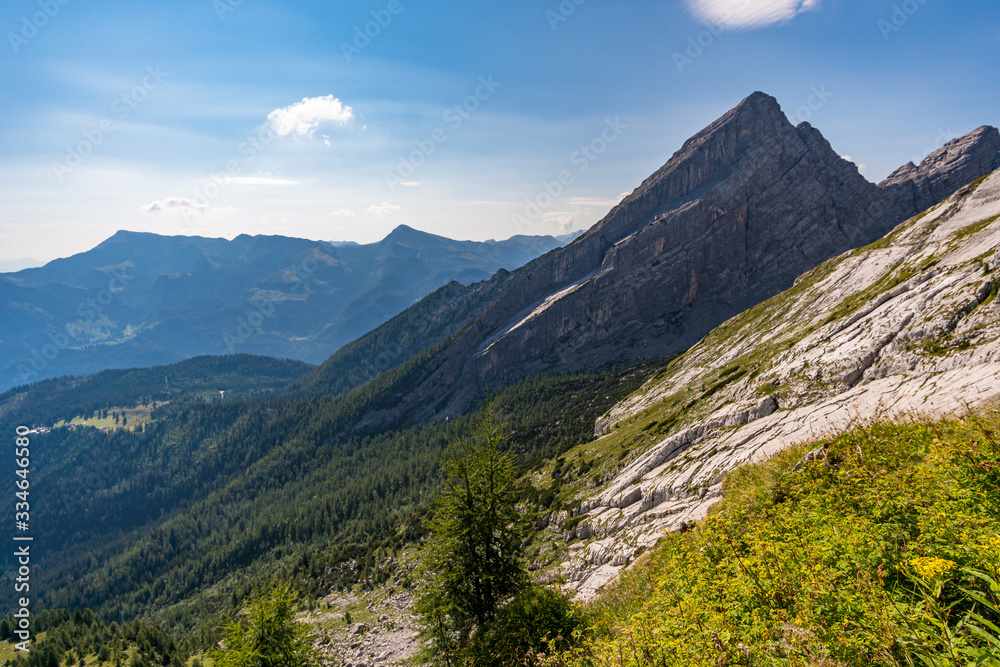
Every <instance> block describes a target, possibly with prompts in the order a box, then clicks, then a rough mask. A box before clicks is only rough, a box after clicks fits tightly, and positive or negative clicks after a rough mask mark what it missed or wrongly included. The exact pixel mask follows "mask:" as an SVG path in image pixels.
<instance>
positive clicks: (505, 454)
mask: <svg viewBox="0 0 1000 667" xmlns="http://www.w3.org/2000/svg"><path fill="white" fill-rule="evenodd" d="M495 409H496V406H495V403H494V402H492V401H487V402H485V403H484V404H483V405H482V407H481V408H480V410H479V412H478V414H477V415H476V417H475V419H474V421H473V423H472V427H471V432H470V433H468V434H463V435H461V436H460V437H458V438H457V439H456V440H454V441H452V443H451V447H450V451H449V455H448V458H447V460H446V463H445V470H446V472H447V475H448V478H447V481H446V482H445V487H444V490H443V491H442V492H441V494H440V496H439V497H438V498H437V500H436V503H435V507H434V513H433V518H432V519H430V520H429V521H428V522H427V527H428V529H429V530H430V537H429V538H428V540H427V541H426V543H425V544H424V546H423V548H422V552H421V569H422V574H423V576H422V579H423V580H424V581H425V585H424V587H423V588H422V590H421V592H420V596H419V599H418V603H417V612H418V613H419V614H420V616H421V620H422V626H423V633H422V634H423V638H424V643H425V645H426V646H427V647H428V648H429V649H430V650H431V652H433V653H434V654H436V655H437V657H438V658H440V659H443V660H444V661H445V662H446V663H448V664H450V663H451V658H450V656H451V655H452V654H453V652H454V650H455V648H456V647H459V646H461V645H462V644H464V643H465V642H467V641H468V639H469V637H470V636H471V634H472V632H473V631H474V630H475V629H476V628H477V627H478V628H482V627H484V626H486V625H487V624H489V623H490V621H492V620H493V618H494V617H495V615H496V612H497V610H498V609H499V608H500V607H501V606H502V605H503V603H504V602H505V601H506V600H508V599H509V598H510V597H512V596H513V595H515V594H516V593H517V592H518V591H520V590H521V589H523V588H524V586H525V585H526V584H527V581H528V579H527V575H526V572H525V569H524V564H523V562H522V557H521V543H522V538H523V534H524V526H523V520H522V517H521V515H520V514H519V513H518V511H517V508H516V501H517V490H516V487H515V481H516V479H517V476H516V473H515V471H514V461H513V456H512V455H511V453H510V452H509V451H506V450H505V449H504V448H503V447H502V445H503V444H504V440H505V438H504V427H503V424H502V423H501V422H500V420H499V419H498V418H497V416H496V414H495Z"/></svg>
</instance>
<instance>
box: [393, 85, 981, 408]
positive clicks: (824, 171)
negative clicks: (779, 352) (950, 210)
mask: <svg viewBox="0 0 1000 667" xmlns="http://www.w3.org/2000/svg"><path fill="white" fill-rule="evenodd" d="M998 145H1000V134H998V133H997V130H996V129H995V128H980V129H979V130H976V131H975V132H973V133H971V134H970V135H968V136H966V137H963V138H961V139H958V140H955V141H953V142H950V143H949V144H947V145H946V146H944V147H943V148H941V149H940V150H938V151H936V152H934V153H932V154H931V155H930V156H928V158H927V159H926V160H924V161H923V162H922V163H921V165H920V166H919V167H916V166H908V167H904V168H903V169H901V170H899V171H897V172H896V173H895V174H893V176H892V177H890V179H887V180H886V181H885V182H883V183H882V184H880V185H877V186H876V185H875V184H872V183H870V182H868V181H867V180H865V179H864V178H863V177H862V176H861V175H860V173H859V172H858V170H857V167H856V166H855V165H854V164H853V163H851V162H849V161H847V160H845V159H843V158H841V157H840V156H839V155H838V154H837V152H836V151H834V150H833V148H831V146H830V144H829V143H828V142H827V141H826V140H825V139H824V138H823V136H822V135H821V134H820V133H819V131H817V130H816V129H814V128H813V127H811V126H810V125H809V124H807V123H802V124H800V125H799V126H797V127H793V126H792V125H791V124H790V123H789V122H788V120H787V118H786V117H785V115H784V113H782V111H781V108H780V107H779V105H778V103H777V101H776V100H775V99H774V98H773V97H770V96H768V95H765V94H763V93H759V92H758V93H754V94H753V95H751V96H749V97H748V98H746V99H745V100H743V101H742V102H741V103H740V104H739V105H737V106H736V107H735V108H734V109H732V110H731V111H729V112H727V113H726V114H725V115H723V116H722V117H721V118H719V119H718V120H716V121H715V122H714V123H712V124H711V125H709V126H708V127H707V128H705V129H704V130H703V131H701V132H699V133H698V134H697V135H695V136H694V137H692V138H691V139H689V140H688V141H687V142H686V143H685V144H684V145H683V146H682V147H681V149H680V150H679V151H677V152H676V153H675V154H674V156H673V157H672V158H671V159H670V160H669V161H668V162H667V163H666V164H665V165H664V166H663V167H662V168H661V169H659V170H658V171H657V172H656V173H655V174H653V175H652V176H650V177H649V178H648V179H646V181H645V182H643V183H642V185H641V186H639V187H638V188H637V189H636V190H635V191H634V192H633V193H632V194H630V195H629V196H628V197H626V198H625V199H624V200H623V201H622V202H621V203H619V204H618V205H617V206H615V207H614V208H613V209H612V210H611V212H609V213H608V215H607V216H606V217H605V218H604V219H602V220H601V221H600V222H598V223H597V224H596V225H594V227H592V228H591V229H590V230H588V231H587V232H586V233H585V234H584V235H583V236H581V237H580V238H579V239H577V240H576V241H575V242H573V243H572V244H570V245H569V246H567V247H565V248H562V249H559V250H555V251H552V252H549V253H548V254H546V255H544V256H542V257H541V258H539V259H537V260H535V261H534V262H532V263H530V264H528V265H526V266H525V267H522V268H521V269H519V270H518V271H516V272H514V273H513V274H512V275H511V278H510V280H509V282H508V286H507V287H506V289H505V290H504V292H503V293H502V294H501V295H500V296H499V297H498V298H497V299H496V300H495V301H494V302H493V303H492V305H491V306H490V307H489V308H487V309H486V310H485V311H484V312H483V313H482V314H481V315H479V316H478V317H477V318H476V320H475V321H474V322H473V323H472V324H471V325H470V326H469V327H468V329H466V330H465V332H464V333H463V334H462V335H461V336H459V337H458V338H457V339H456V340H455V341H454V343H453V344H452V345H450V347H449V349H448V350H447V351H446V352H445V353H444V355H443V357H442V359H441V361H440V364H439V365H438V367H437V370H436V372H434V373H433V374H432V375H430V376H429V377H428V378H427V379H426V381H425V382H424V383H423V384H422V386H421V388H419V389H418V390H417V391H416V392H414V394H413V396H412V397H411V398H410V399H409V400H407V401H403V402H401V404H400V406H399V408H398V411H400V412H403V411H410V410H414V409H416V414H417V416H419V417H421V418H430V417H433V416H438V417H440V416H446V415H448V414H451V413H454V412H456V411H459V410H462V409H464V408H465V407H466V406H467V405H468V403H469V401H470V400H471V399H472V397H474V396H475V395H476V393H477V391H479V390H480V389H482V388H483V387H484V386H497V385H502V384H506V383H508V382H513V381H517V380H519V379H522V378H524V377H528V376H531V375H536V374H540V373H558V372H568V371H576V370H582V369H590V370H593V369H597V368H600V367H602V366H621V365H627V364H631V363H636V362H639V361H644V360H649V359H654V358H659V357H663V356H666V355H669V354H672V353H675V352H679V351H681V350H684V349H686V348H688V347H690V346H691V345H693V344H694V343H696V342H697V341H698V340H699V339H700V338H701V337H702V336H704V335H705V334H706V333H708V332H709V331H710V330H711V329H712V328H713V327H715V326H716V325H718V324H719V323H721V322H723V321H724V320H726V319H727V318H729V317H731V316H733V315H735V314H737V313H739V312H741V311H743V310H745V309H746V308H749V307H751V306H753V305H755V304H757V303H760V302H761V301H763V300H764V299H766V298H768V297H770V296H773V295H775V294H777V293H778V292H780V291H781V290H783V289H786V288H788V287H791V286H792V283H793V281H794V280H795V278H796V276H799V275H801V274H802V273H803V272H805V271H807V270H809V269H811V268H813V267H815V266H817V265H819V264H820V263H822V262H823V261H824V260H826V259H828V258H830V257H833V256H835V255H837V254H838V253H841V252H844V251H845V250H848V249H851V248H855V247H858V246H861V245H864V244H866V243H870V242H872V241H874V240H875V239H878V238H879V237H881V236H882V235H883V234H885V233H886V232H888V231H889V230H890V229H892V228H893V227H894V226H895V225H896V224H898V223H899V222H901V221H902V220H904V219H906V218H907V217H909V216H911V215H913V213H915V212H916V211H917V210H918V209H917V207H925V206H929V205H933V204H934V203H937V202H939V201H941V200H942V199H943V198H945V197H947V196H948V195H950V194H952V193H953V192H954V191H955V189H957V188H958V187H960V186H961V185H964V184H965V183H967V182H968V181H969V180H972V179H974V178H976V177H979V176H982V175H984V174H986V173H989V171H990V170H991V169H992V168H994V163H995V162H996V161H997V148H998Z"/></svg>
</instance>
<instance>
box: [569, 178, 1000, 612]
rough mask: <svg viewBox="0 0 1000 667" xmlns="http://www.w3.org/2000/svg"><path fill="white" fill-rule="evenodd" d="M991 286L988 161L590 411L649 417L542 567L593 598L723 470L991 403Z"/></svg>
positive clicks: (996, 276)
mask: <svg viewBox="0 0 1000 667" xmlns="http://www.w3.org/2000/svg"><path fill="white" fill-rule="evenodd" d="M998 288H1000V171H997V172H994V173H993V174H992V175H991V176H989V177H988V178H987V179H985V180H984V181H983V182H981V183H974V184H971V185H969V186H966V187H964V188H961V189H960V190H959V191H958V192H957V193H956V194H955V195H953V196H952V197H951V198H950V199H948V200H946V201H945V202H943V203H941V204H940V205H938V206H937V207H935V208H933V209H932V210H931V211H929V212H928V213H926V214H924V215H920V216H915V217H914V218H912V219H911V220H909V221H907V222H905V223H903V224H901V225H899V226H898V227H897V228H896V229H895V230H893V231H892V233H890V234H889V235H887V236H886V237H884V238H883V239H880V240H879V241H877V242H875V243H872V244H871V245H869V246H866V247H864V248H860V249H858V250H853V251H850V252H847V253H844V254H842V255H840V256H838V257H836V258H834V259H832V260H830V261H828V262H825V263H824V264H822V265H820V266H819V267H817V268H816V269H814V270H812V271H810V272H808V273H807V274H805V275H804V276H802V277H801V278H800V279H799V280H798V281H797V282H796V284H795V285H794V286H793V287H792V288H791V289H790V290H788V291H786V292H783V293H781V294H779V295H777V296H775V297H773V298H772V299H769V300H767V301H765V302H763V303H761V304H760V305H758V306H757V307H755V308H753V309H751V310H749V311H746V312H744V313H741V314H740V315H738V316H737V317H735V318H733V319H731V320H729V321H727V322H725V323H724V324H723V325H722V326H720V327H718V328H717V329H715V330H713V331H712V332H711V333H710V334H709V335H708V336H706V337H705V338H704V339H703V340H702V341H700V342H699V343H698V344H697V345H695V346H694V347H692V348H691V349H690V350H688V351H687V352H686V353H685V354H683V355H682V356H681V357H679V358H678V359H677V360H675V362H674V363H673V364H671V366H670V367H669V369H668V372H667V373H666V375H665V377H661V378H659V379H656V380H654V381H651V382H650V383H649V384H647V386H646V387H644V388H643V390H642V391H640V392H638V393H637V394H635V395H633V396H632V397H630V398H629V399H628V400H626V401H624V402H622V403H621V404H619V405H618V406H616V407H615V408H614V409H613V410H612V411H611V412H610V413H609V414H608V415H606V416H605V417H604V418H603V419H602V420H600V422H599V423H598V430H599V432H600V433H601V434H602V437H603V438H612V439H613V438H616V437H622V436H621V435H620V433H619V431H620V429H622V428H623V427H627V425H628V424H629V423H632V424H636V425H638V424H647V425H651V427H650V426H646V427H644V428H642V429H641V430H639V429H638V428H633V431H634V435H633V436H629V437H631V438H633V439H632V440H630V443H631V445H632V447H633V449H632V453H631V455H630V456H629V457H628V458H627V459H625V460H624V461H623V462H622V463H621V464H620V465H618V466H612V467H611V468H610V469H609V470H607V471H606V478H605V480H604V482H603V483H602V484H601V485H600V486H598V488H596V489H594V490H592V491H590V490H581V493H580V500H581V504H580V509H579V513H578V514H577V516H575V517H573V518H572V521H573V523H572V525H573V528H574V533H573V535H571V537H575V538H580V539H584V538H585V541H584V542H583V543H577V544H575V545H574V548H573V550H572V554H573V556H572V558H570V559H568V560H566V561H565V562H564V563H563V564H562V566H561V568H559V569H557V570H554V571H553V573H552V574H553V576H555V575H556V574H562V575H563V576H565V577H567V578H568V579H569V582H570V585H571V587H572V588H574V589H575V590H577V591H578V592H579V593H580V594H581V595H582V596H584V597H587V596H589V595H591V594H593V593H594V591H596V590H597V589H598V588H599V587H600V586H601V585H603V584H604V583H606V582H607V581H608V580H609V579H610V578H612V577H613V576H614V575H615V574H616V573H617V572H618V571H619V570H620V569H621V567H623V566H624V565H626V564H627V563H628V562H630V560H631V559H632V558H634V556H635V555H636V554H637V553H638V552H639V551H640V550H641V549H643V548H645V547H648V546H650V545H652V544H653V543H655V542H656V540H657V539H659V537H660V536H661V535H662V534H663V531H665V530H675V529H678V528H680V527H681V526H682V525H683V524H684V522H689V521H692V520H697V519H701V518H703V517H704V516H705V513H706V511H707V509H708V507H709V506H710V505H711V504H712V503H714V502H715V501H716V500H718V498H719V497H720V492H721V485H720V481H721V478H722V475H723V474H724V473H725V472H726V471H728V470H731V469H733V468H734V467H737V466H739V465H742V464H744V463H746V462H748V461H753V460H758V459H760V458H762V457H766V456H768V455H770V454H773V453H774V452H776V451H778V450H780V449H782V448H784V447H787V446H789V445H791V444H795V443H800V442H807V441H809V440H813V439H816V438H820V437H823V436H825V435H828V434H831V433H835V432H838V431H841V430H843V429H844V428H847V427H849V426H851V425H852V424H864V423H866V422H867V421H868V420H871V419H875V418H909V417H913V418H919V417H923V416H941V415H947V414H955V413H960V412H963V411H964V410H966V409H967V408H968V407H970V406H972V407H974V406H976V405H979V404H981V403H983V402H985V401H989V400H992V399H994V398H995V397H997V396H998V395H1000V305H998V304H1000V301H998V299H997V291H998ZM679 398H680V399H681V400H678V399H679ZM678 406H680V407H678ZM659 424H667V425H669V426H667V427H664V428H662V429H661V428H658V425H659ZM616 427H617V428H616ZM621 433H624V431H621ZM626 444H629V443H626ZM588 447H591V448H596V449H597V450H599V449H600V444H598V445H597V446H596V447H595V446H594V445H588ZM581 515H582V516H581Z"/></svg>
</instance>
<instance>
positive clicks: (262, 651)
mask: <svg viewBox="0 0 1000 667" xmlns="http://www.w3.org/2000/svg"><path fill="white" fill-rule="evenodd" d="M297 602H298V600H297V598H296V596H295V594H294V593H293V592H292V590H291V588H290V587H289V586H288V584H277V583H276V584H272V585H271V586H270V588H268V589H267V590H266V591H263V592H260V593H257V594H255V595H253V596H251V598H250V600H249V601H248V602H247V603H246V604H245V605H244V606H243V610H242V612H241V613H240V615H239V616H242V617H243V620H242V621H231V622H230V623H229V625H228V626H227V627H226V628H225V639H224V640H223V645H224V646H225V648H224V649H222V650H220V651H215V652H214V653H213V655H212V659H213V661H214V664H215V666H216V667H313V666H318V665H319V664H320V662H319V656H318V654H317V652H316V649H315V648H313V646H312V643H311V641H310V638H309V630H308V627H307V626H306V624H305V623H301V622H299V621H296V620H295V608H296V606H297Z"/></svg>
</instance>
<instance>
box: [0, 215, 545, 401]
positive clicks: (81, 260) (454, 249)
mask: <svg viewBox="0 0 1000 667" xmlns="http://www.w3.org/2000/svg"><path fill="white" fill-rule="evenodd" d="M559 245H561V241H559V240H557V239H555V238H553V237H550V236H539V237H533V236H515V237H513V238H511V239H507V240H505V241H492V240H491V241H486V242H473V241H453V240H451V239H447V238H444V237H441V236H436V235H433V234H426V233H424V232H420V231H417V230H415V229H412V228H410V227H407V226H405V225H402V226H400V227H397V228H396V229H395V230H394V231H393V232H392V233H390V234H389V235H388V236H387V237H386V238H385V239H383V240H382V241H380V242H378V243H373V244H369V245H357V244H341V245H334V244H330V243H326V242H316V241H309V240H306V239H294V238H287V237H281V236H254V237H251V236H246V235H242V236H238V237H236V238H235V239H233V240H232V241H227V240H225V239H208V238H201V237H182V236H177V237H166V236H158V235H155V234H144V233H135V232H118V233H117V234H115V235H114V236H113V237H111V238H110V239H108V240H106V241H104V242H103V243H101V244H100V245H98V246H97V247H96V248H94V249H92V250H90V251H88V252H85V253H81V254H79V255H75V256H73V257H69V258H66V259H59V260H55V261H53V262H50V263H49V264H47V265H45V266H44V267H40V268H35V269H27V270H24V271H20V272H18V273H14V274H6V275H2V276H0V304H2V305H3V307H4V308H5V309H6V312H8V313H11V314H12V316H11V317H10V318H6V319H4V321H3V322H2V323H0V391H2V390H4V389H6V388H9V387H11V386H14V385H18V384H25V383H27V382H31V381H37V380H39V379H43V378H46V377H54V376H57V375H65V374H70V373H72V374H86V373H93V372H96V371H99V370H102V369H104V368H122V367H130V366H151V365H155V364H162V363H169V362H173V361H178V360H180V359H183V358H187V357H192V356H197V355H200V354H232V353H234V352H244V353H256V354H265V355H269V356H277V357H292V358H296V359H300V360H305V361H311V362H317V363H318V362H320V361H322V360H324V359H325V358H326V357H328V356H329V355H330V354H332V353H333V352H334V351H336V350H337V349H338V348H339V347H341V346H342V345H344V344H345V343H347V342H349V341H351V340H353V339H355V338H357V337H358V336H361V335H363V334H364V333H366V332H368V331H369V330H371V329H372V328H374V327H376V326H378V325H380V324H382V323H383V322H385V321H387V320H389V319H390V318H392V317H393V316H394V315H396V314H397V313H399V312H401V311H403V310H405V309H406V308H408V307H410V306H411V305H413V304H414V303H415V302H416V301H417V300H418V299H420V298H422V297H424V296H426V295H427V294H429V293H431V292H433V291H434V290H436V289H438V288H439V287H441V286H443V285H446V284H448V283H449V282H451V281H458V282H460V283H462V284H471V283H474V282H476V281H481V280H486V279H488V278H489V277H490V276H491V275H492V274H493V273H495V272H496V271H498V270H500V269H501V268H507V269H514V268H517V267H519V266H521V265H523V264H524V263H525V262H528V261H530V260H532V259H534V258H535V257H537V256H538V255H540V254H542V253H544V252H547V251H549V250H551V249H553V248H555V247H558V246H559Z"/></svg>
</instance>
